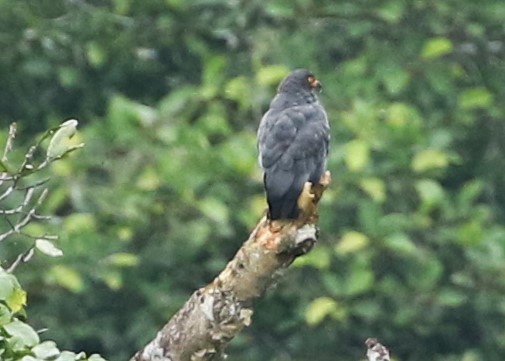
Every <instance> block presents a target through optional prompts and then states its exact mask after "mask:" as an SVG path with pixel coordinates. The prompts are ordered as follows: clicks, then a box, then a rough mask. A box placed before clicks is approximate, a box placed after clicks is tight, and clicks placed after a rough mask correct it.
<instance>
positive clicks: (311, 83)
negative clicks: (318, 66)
mask: <svg viewBox="0 0 505 361" xmlns="http://www.w3.org/2000/svg"><path fill="white" fill-rule="evenodd" d="M307 82H308V83H309V86H310V87H311V88H313V89H321V83H320V82H319V80H317V79H316V77H315V76H314V75H309V76H307Z"/></svg>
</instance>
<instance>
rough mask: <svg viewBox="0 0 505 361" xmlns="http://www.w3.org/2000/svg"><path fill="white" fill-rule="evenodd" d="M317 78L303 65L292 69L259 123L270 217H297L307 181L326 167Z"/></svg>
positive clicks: (325, 124)
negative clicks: (298, 201) (299, 202)
mask: <svg viewBox="0 0 505 361" xmlns="http://www.w3.org/2000/svg"><path fill="white" fill-rule="evenodd" d="M320 87H321V85H320V83H319V82H318V81H317V80H316V79H315V77H314V75H313V74H312V73H310V72H309V71H308V70H305V69H298V70H295V71H293V72H291V73H290V74H289V75H288V76H287V77H286V78H284V80H283V81H282V82H281V84H280V85H279V88H278V90H277V95H276V96H275V98H274V99H273V100H272V102H271V103H270V108H269V110H268V111H267V112H266V113H265V115H264V116H263V118H262V119H261V123H260V126H259V129H258V150H259V163H260V165H261V167H262V168H263V171H264V177H263V181H264V186H265V192H266V196H267V202H268V208H269V212H268V217H269V219H271V220H276V219H296V218H297V217H298V213H299V210H298V206H297V200H298V197H299V196H300V194H301V192H302V189H303V186H304V184H305V182H311V183H313V184H314V183H318V182H319V180H320V178H321V176H322V175H323V173H324V172H325V170H326V159H327V156H328V144H329V140H330V127H329V124H328V118H327V116H326V112H325V110H324V108H323V106H322V105H321V104H320V103H319V101H318V100H317V97H316V95H315V94H314V92H315V91H316V90H319V88H320Z"/></svg>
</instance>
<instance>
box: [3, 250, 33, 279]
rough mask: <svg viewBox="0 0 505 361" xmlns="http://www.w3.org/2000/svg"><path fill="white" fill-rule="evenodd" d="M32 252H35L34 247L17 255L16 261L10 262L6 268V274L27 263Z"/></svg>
mask: <svg viewBox="0 0 505 361" xmlns="http://www.w3.org/2000/svg"><path fill="white" fill-rule="evenodd" d="M34 252H35V245H33V246H31V247H30V248H28V249H27V250H26V251H25V252H23V253H21V254H19V255H18V256H17V257H16V260H15V261H14V262H12V264H11V265H10V266H9V268H7V272H8V273H12V272H14V270H15V269H16V268H17V266H19V265H20V264H21V263H26V262H28V261H29V260H30V259H31V258H32V256H33V253H34Z"/></svg>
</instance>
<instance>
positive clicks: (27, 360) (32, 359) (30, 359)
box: [20, 355, 43, 361]
mask: <svg viewBox="0 0 505 361" xmlns="http://www.w3.org/2000/svg"><path fill="white" fill-rule="evenodd" d="M20 361H43V360H41V359H40V358H36V357H33V356H30V355H27V356H23V357H22V358H21V360H20Z"/></svg>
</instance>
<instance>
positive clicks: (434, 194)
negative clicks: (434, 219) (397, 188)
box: [416, 179, 445, 211]
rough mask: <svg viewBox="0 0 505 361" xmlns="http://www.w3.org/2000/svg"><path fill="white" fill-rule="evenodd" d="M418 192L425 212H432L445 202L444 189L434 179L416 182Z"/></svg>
mask: <svg viewBox="0 0 505 361" xmlns="http://www.w3.org/2000/svg"><path fill="white" fill-rule="evenodd" d="M416 190H417V193H418V194H419V197H420V198H421V201H422V208H423V209H424V211H430V210H432V209H433V208H434V207H436V206H437V205H439V204H440V203H442V201H443V200H444V195H445V194H444V189H443V188H442V186H441V185H440V184H439V183H438V182H436V181H434V180H433V179H421V180H419V181H417V182H416Z"/></svg>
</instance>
